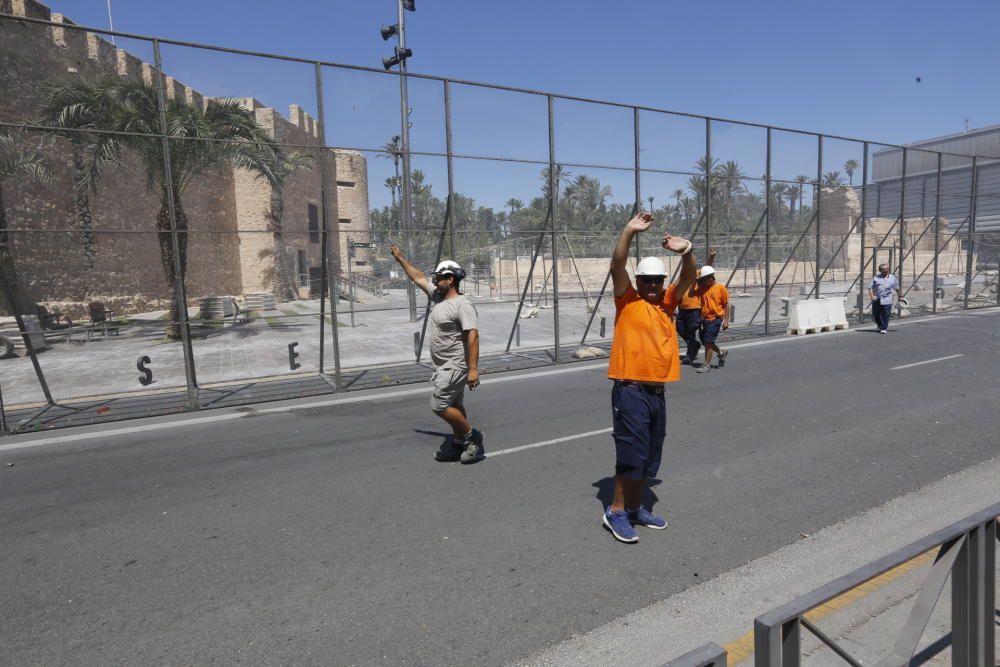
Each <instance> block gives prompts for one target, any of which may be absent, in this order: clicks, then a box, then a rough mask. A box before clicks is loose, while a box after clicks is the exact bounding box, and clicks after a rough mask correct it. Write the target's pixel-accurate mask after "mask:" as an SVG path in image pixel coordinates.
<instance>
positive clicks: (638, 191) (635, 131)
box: [608, 107, 653, 275]
mask: <svg viewBox="0 0 1000 667" xmlns="http://www.w3.org/2000/svg"><path fill="white" fill-rule="evenodd" d="M632 144H633V149H634V151H635V156H634V161H633V165H634V167H633V175H634V176H635V206H634V208H633V210H634V211H635V213H636V214H638V213H639V211H640V210H641V209H642V187H641V181H640V179H641V178H642V176H641V173H640V168H641V167H640V165H641V162H640V161H639V107H632ZM650 208H653V207H652V206H650ZM650 213H652V211H650ZM640 259H642V257H641V253H640V250H639V235H638V234H636V235H635V263H636V264H637V265H638V264H639V260H640ZM608 275H610V273H609V274H608Z"/></svg>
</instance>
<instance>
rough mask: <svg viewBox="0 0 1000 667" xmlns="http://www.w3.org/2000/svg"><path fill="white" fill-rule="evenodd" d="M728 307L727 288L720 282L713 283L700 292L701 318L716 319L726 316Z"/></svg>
mask: <svg viewBox="0 0 1000 667" xmlns="http://www.w3.org/2000/svg"><path fill="white" fill-rule="evenodd" d="M728 307H729V290H727V289H726V286H725V285H723V284H722V283H715V284H714V285H712V286H711V287H709V288H708V289H705V290H703V291H702V293H701V319H703V320H717V319H719V318H724V317H725V316H726V308H728Z"/></svg>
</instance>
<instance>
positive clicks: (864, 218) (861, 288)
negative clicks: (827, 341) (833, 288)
mask: <svg viewBox="0 0 1000 667" xmlns="http://www.w3.org/2000/svg"><path fill="white" fill-rule="evenodd" d="M862 160H863V162H862V165H861V220H860V221H859V226H860V228H861V232H860V233H861V236H860V238H861V252H860V254H859V256H858V259H859V261H860V263H861V264H860V266H859V267H858V322H863V321H864V319H865V306H864V304H865V299H864V294H865V266H867V262H865V233H866V232H867V231H868V142H867V141H866V142H865V143H864V155H863V157H862Z"/></svg>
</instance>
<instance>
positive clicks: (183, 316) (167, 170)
mask: <svg viewBox="0 0 1000 667" xmlns="http://www.w3.org/2000/svg"><path fill="white" fill-rule="evenodd" d="M153 63H154V67H155V70H156V74H155V76H154V77H153V78H154V79H155V81H156V101H157V106H158V107H159V110H160V114H159V115H160V118H159V121H160V142H161V146H162V149H163V178H164V181H165V186H166V190H167V210H168V214H169V218H170V243H171V248H172V250H173V255H174V297H175V301H176V302H177V313H178V316H179V317H180V326H181V345H182V346H183V350H184V376H185V379H186V380H187V397H188V406H189V407H190V408H192V409H195V410H196V409H198V377H197V375H196V374H195V365H194V349H193V348H192V346H191V330H190V325H189V324H188V312H187V292H186V290H185V286H184V269H185V263H186V253H187V242H188V238H187V237H185V239H184V249H185V262H181V241H180V238H179V236H178V231H177V202H176V201H174V179H173V171H172V169H171V166H170V140H169V139H168V138H167V132H168V131H169V128H168V127H167V101H166V94H165V93H164V91H163V76H164V75H163V59H162V58H161V57H160V40H159V39H156V38H153ZM161 233H162V232H161ZM184 233H185V234H187V233H188V230H186V229H185V230H184Z"/></svg>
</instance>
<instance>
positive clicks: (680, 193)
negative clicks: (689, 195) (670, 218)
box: [670, 188, 684, 211]
mask: <svg viewBox="0 0 1000 667" xmlns="http://www.w3.org/2000/svg"><path fill="white" fill-rule="evenodd" d="M670 196H671V197H673V198H674V201H675V202H677V210H678V211H679V210H680V209H681V197H683V196H684V191H683V190H681V189H680V188H677V189H676V190H674V191H673V192H671V193H670Z"/></svg>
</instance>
